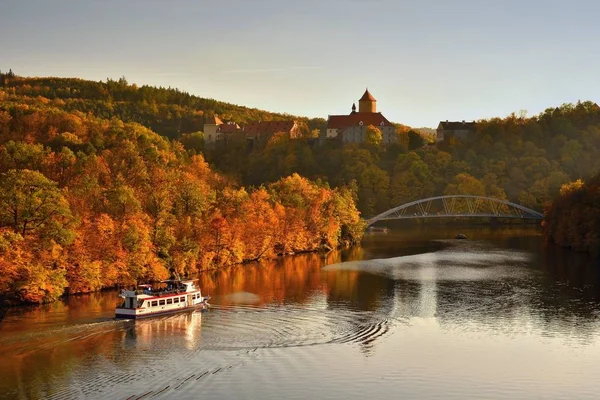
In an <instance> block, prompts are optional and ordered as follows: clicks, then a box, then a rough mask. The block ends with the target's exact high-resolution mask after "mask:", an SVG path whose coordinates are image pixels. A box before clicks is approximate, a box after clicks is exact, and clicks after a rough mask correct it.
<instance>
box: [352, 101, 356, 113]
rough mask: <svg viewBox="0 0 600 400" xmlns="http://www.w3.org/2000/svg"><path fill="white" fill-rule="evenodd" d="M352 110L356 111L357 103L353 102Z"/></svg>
mask: <svg viewBox="0 0 600 400" xmlns="http://www.w3.org/2000/svg"><path fill="white" fill-rule="evenodd" d="M352 112H353V113H355V112H356V103H352Z"/></svg>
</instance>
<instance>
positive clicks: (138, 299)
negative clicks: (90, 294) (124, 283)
mask: <svg viewBox="0 0 600 400" xmlns="http://www.w3.org/2000/svg"><path fill="white" fill-rule="evenodd" d="M161 283H163V284H164V285H163V286H166V287H164V288H161V289H153V287H152V285H139V286H138V287H137V288H136V289H132V290H127V289H123V290H121V294H120V295H119V297H121V298H123V303H122V304H121V305H120V306H119V307H117V308H116V310H115V316H116V317H117V318H128V319H137V318H146V317H153V316H155V315H165V314H172V313H177V312H182V311H187V310H194V309H205V308H207V307H208V300H209V299H210V296H206V297H202V293H201V291H200V289H199V288H197V287H196V286H195V285H194V281H192V280H183V281H182V280H168V281H162V282H161Z"/></svg>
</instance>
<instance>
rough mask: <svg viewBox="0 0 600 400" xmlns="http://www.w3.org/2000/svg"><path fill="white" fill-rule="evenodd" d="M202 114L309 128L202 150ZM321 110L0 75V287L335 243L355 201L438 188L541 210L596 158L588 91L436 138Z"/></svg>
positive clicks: (88, 282) (376, 208)
mask: <svg viewBox="0 0 600 400" xmlns="http://www.w3.org/2000/svg"><path fill="white" fill-rule="evenodd" d="M325 112H326V111H325ZM215 113H216V114H219V115H220V116H221V117H222V118H223V119H232V120H235V121H237V122H240V123H244V122H247V121H252V120H274V119H283V118H294V119H298V120H300V121H301V122H302V123H304V124H305V131H306V132H307V134H306V135H305V137H303V138H302V139H294V140H291V139H290V138H289V137H287V136H286V135H284V134H277V135H275V136H273V137H272V138H271V139H270V140H269V141H268V142H266V143H262V144H260V145H259V144H256V143H255V144H253V145H251V144H249V143H248V142H247V141H246V140H244V139H241V140H238V141H235V140H233V141H230V142H228V143H220V144H219V145H218V146H216V148H212V149H209V148H205V145H204V140H203V134H202V127H203V124H204V118H205V115H206V116H209V115H213V114H215ZM443 118H444V116H440V119H443ZM324 123H325V121H324V120H323V119H306V118H297V117H292V116H289V115H278V114H273V113H268V112H266V111H261V110H256V109H251V108H246V107H240V106H235V105H231V104H227V103H221V102H218V101H215V100H208V99H202V98H199V97H196V96H192V95H189V94H187V93H185V92H181V91H179V90H176V89H163V88H153V87H148V86H142V87H137V86H136V85H130V84H128V83H127V81H126V80H125V79H124V78H122V79H120V80H118V81H113V80H107V81H106V82H92V81H85V80H81V79H66V78H21V77H18V76H14V74H1V75H0V174H1V175H0V181H1V182H0V188H2V192H0V202H2V206H1V207H0V226H1V228H0V229H1V232H2V234H1V235H0V269H1V270H3V271H6V273H4V274H2V276H0V293H4V294H10V295H11V296H13V297H15V298H17V299H19V300H21V301H30V302H39V301H49V300H52V299H54V298H56V297H57V296H60V295H61V294H62V293H63V288H65V287H67V288H68V291H69V292H71V293H78V292H86V291H92V290H97V289H100V288H102V287H110V286H115V285H123V284H131V283H134V282H136V281H139V280H144V279H159V278H164V277H166V276H167V275H168V274H169V270H176V271H177V272H179V273H180V274H182V275H186V274H193V273H194V272H196V271H197V270H198V268H208V267H211V266H218V265H224V264H232V263H237V262H242V261H245V260H253V259H258V258H262V257H272V256H275V255H277V254H285V253H290V252H298V251H308V250H315V249H319V248H333V247H336V246H338V245H340V244H344V243H353V242H355V241H357V240H358V239H359V238H360V235H361V231H362V227H363V225H362V223H361V221H360V219H359V213H358V211H360V212H361V213H362V215H363V216H366V217H369V216H372V215H375V214H377V213H379V212H382V211H385V210H386V209H388V208H390V207H392V206H396V205H400V204H403V203H405V202H408V201H411V200H415V199H419V198H424V197H428V196H434V195H440V194H474V195H488V196H493V197H496V198H502V199H508V200H511V201H514V202H517V203H520V204H522V205H524V206H527V207H531V208H534V209H537V210H540V211H541V210H543V209H544V208H545V207H546V206H548V205H549V203H550V201H551V200H552V199H553V198H554V197H555V196H557V195H558V194H559V191H560V188H561V186H562V185H564V184H566V183H569V182H572V181H576V180H578V179H584V180H585V179H587V178H588V177H589V176H591V175H592V174H593V173H595V172H597V171H600V157H598V149H599V148H600V107H598V106H597V105H596V104H594V103H591V102H582V103H577V104H565V105H562V106H560V107H557V108H549V109H547V110H546V111H544V112H543V113H541V114H540V115H537V116H533V117H526V116H525V115H523V114H520V115H515V114H513V115H510V116H508V117H507V118H502V119H500V118H495V119H491V120H485V121H478V125H477V132H476V133H475V134H474V135H473V136H472V137H470V138H469V139H467V140H463V141H459V140H455V139H450V140H447V141H446V142H444V143H440V144H438V145H431V144H427V143H426V141H424V140H423V138H422V136H421V135H419V134H418V133H417V132H415V131H411V130H408V129H407V128H406V127H404V126H401V125H398V130H397V135H398V142H397V143H396V144H394V145H391V146H387V147H385V146H381V145H379V144H378V143H377V140H376V137H377V135H374V137H375V140H373V141H371V142H370V143H366V144H363V145H342V144H341V143H340V142H338V141H320V140H317V139H315V134H314V132H316V131H317V130H320V129H322V128H323V127H324ZM374 129H375V128H374ZM355 204H356V207H355ZM357 208H358V211H357Z"/></svg>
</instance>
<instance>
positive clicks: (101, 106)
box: [0, 73, 326, 139]
mask: <svg viewBox="0 0 600 400" xmlns="http://www.w3.org/2000/svg"><path fill="white" fill-rule="evenodd" d="M0 88H2V90H3V91H4V92H5V93H6V94H7V95H8V96H9V98H8V100H10V99H11V96H19V97H20V99H19V101H21V100H22V99H23V98H24V97H28V98H30V100H29V101H30V102H34V101H35V100H36V99H39V98H43V99H45V100H47V104H48V105H49V106H52V107H56V108H59V109H62V110H65V111H67V112H73V111H80V112H83V113H91V114H93V115H94V116H96V117H99V118H104V119H111V118H118V119H119V120H121V121H123V122H137V123H140V124H142V125H144V126H146V127H147V128H150V129H152V130H153V131H154V132H156V133H158V134H160V135H162V136H165V137H168V138H171V139H172V138H178V137H180V136H181V135H183V134H187V133H193V132H198V131H202V130H203V126H204V123H205V121H206V119H207V118H209V117H211V116H213V115H215V114H217V115H219V116H220V117H221V118H222V119H224V120H233V121H236V122H237V123H241V124H245V123H247V122H249V121H273V120H284V119H285V120H289V119H294V120H298V121H302V122H305V123H306V124H307V126H308V128H309V129H310V130H313V129H322V128H323V127H324V126H325V124H326V121H325V120H324V119H323V118H307V117H302V116H295V115H291V114H281V113H273V112H269V111H264V110H259V109H257V108H250V107H245V106H240V105H236V104H231V103H225V102H222V101H218V100H214V99H207V98H202V97H198V96H194V95H191V94H189V93H187V92H185V91H182V90H179V89H175V88H170V87H169V88H163V87H154V86H148V85H143V86H137V85H136V84H130V83H129V82H128V81H127V79H125V77H122V78H120V79H118V80H112V79H107V80H106V81H105V82H104V81H98V82H96V81H90V80H85V79H79V78H56V77H21V76H17V75H14V74H12V73H9V74H0ZM5 100H6V99H5Z"/></svg>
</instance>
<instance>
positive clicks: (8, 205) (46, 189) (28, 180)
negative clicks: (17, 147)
mask: <svg viewBox="0 0 600 400" xmlns="http://www.w3.org/2000/svg"><path fill="white" fill-rule="evenodd" d="M0 187H2V189H3V190H2V191H1V192H0V224H2V225H4V226H10V227H12V229H13V230H14V232H15V233H19V234H21V236H23V237H25V236H27V235H28V234H30V233H43V234H45V235H48V236H49V237H51V238H53V239H55V240H57V241H59V242H69V241H70V240H71V239H72V233H71V232H70V231H69V230H68V229H67V226H68V223H69V222H70V219H71V211H70V209H69V204H68V203H67V201H66V200H65V198H64V196H63V195H62V193H61V191H60V190H59V189H58V188H57V185H56V183H55V182H53V181H51V180H49V179H48V178H46V177H45V176H44V175H42V174H41V173H39V172H37V171H30V170H27V169H24V170H10V171H8V172H6V173H4V174H2V175H1V176H0Z"/></svg>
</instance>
